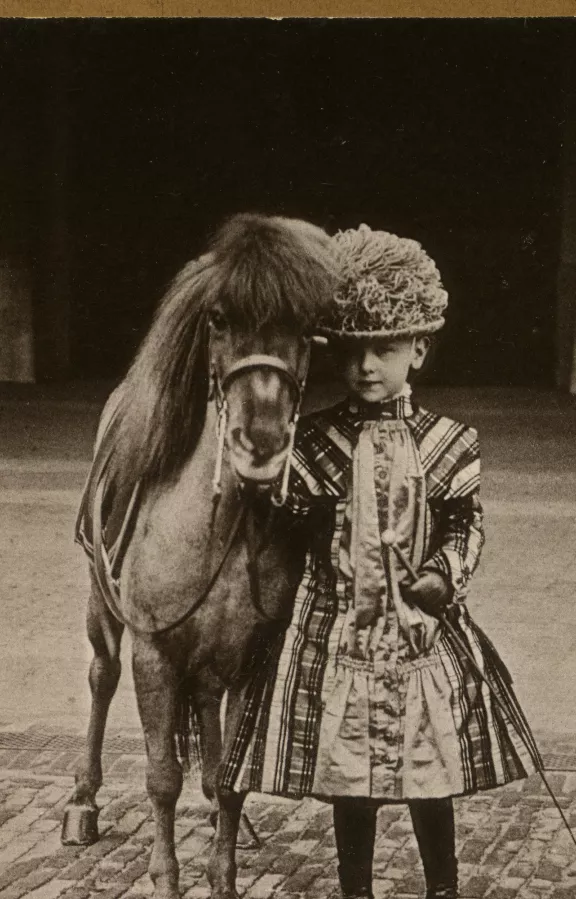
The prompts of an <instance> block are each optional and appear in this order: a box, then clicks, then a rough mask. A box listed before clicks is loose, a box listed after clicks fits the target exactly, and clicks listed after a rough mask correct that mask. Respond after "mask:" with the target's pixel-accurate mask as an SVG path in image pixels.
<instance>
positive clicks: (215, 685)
mask: <svg viewBox="0 0 576 899" xmlns="http://www.w3.org/2000/svg"><path fill="white" fill-rule="evenodd" d="M190 686H191V689H192V691H193V702H194V711H195V714H196V718H197V720H198V727H199V731H200V733H199V736H200V748H201V753H202V759H201V762H202V792H203V793H204V796H205V797H206V799H208V801H209V802H210V803H211V805H212V811H211V812H210V823H211V824H212V826H213V827H214V828H215V827H216V822H217V819H218V798H217V795H216V776H217V773H218V766H219V764H220V759H221V758H222V727H221V724H220V709H221V705H222V697H223V695H224V687H223V685H222V683H221V681H220V680H219V679H218V678H217V677H216V675H214V674H212V673H211V672H210V670H209V669H207V668H204V669H202V671H199V672H198V673H197V674H196V675H194V677H193V679H192V681H191V683H190Z"/></svg>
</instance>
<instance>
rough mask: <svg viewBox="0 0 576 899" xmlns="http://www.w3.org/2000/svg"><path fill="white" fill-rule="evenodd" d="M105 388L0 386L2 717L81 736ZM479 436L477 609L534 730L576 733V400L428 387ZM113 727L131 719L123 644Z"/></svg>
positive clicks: (435, 403) (473, 603)
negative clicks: (84, 526) (83, 507)
mask: <svg viewBox="0 0 576 899" xmlns="http://www.w3.org/2000/svg"><path fill="white" fill-rule="evenodd" d="M105 393H106V385H83V386H78V385H76V386H74V385H72V386H69V387H68V388H67V390H65V389H64V388H58V389H53V390H52V392H51V391H50V390H48V389H44V390H43V391H41V390H39V389H36V390H34V389H33V388H20V389H18V390H15V391H13V392H12V393H10V392H9V391H7V390H6V389H4V390H3V391H0V593H1V609H2V612H1V628H0V656H1V658H2V668H1V670H0V723H2V724H10V725H11V727H14V726H22V727H24V726H25V725H26V724H27V723H30V722H34V723H36V724H38V723H40V724H42V723H46V724H52V725H55V724H57V725H59V726H61V727H62V728H65V729H66V730H74V731H82V730H83V729H84V727H85V724H86V717H87V712H88V687H87V682H86V675H87V668H88V663H89V659H90V654H89V647H88V644H87V641H86V638H85V636H84V614H85V601H86V596H87V584H88V579H87V570H86V565H85V562H84V558H83V555H82V552H81V550H80V549H79V548H78V547H75V546H74V544H73V540H72V534H73V527H74V519H75V515H76V510H77V504H78V500H79V495H80V491H81V487H82V484H83V480H84V477H85V474H86V471H87V467H88V463H89V458H90V453H91V444H92V439H93V435H94V430H95V427H96V422H97V418H98V412H99V409H100V407H101V403H102V401H103V398H104V396H105ZM424 399H425V404H426V405H427V407H429V408H434V409H437V410H440V411H443V412H445V413H446V414H452V415H454V416H456V417H460V418H463V419H464V420H467V421H468V422H470V423H471V424H474V425H476V426H477V427H478V428H479V431H480V438H481V445H482V449H483V459H484V483H483V491H482V493H483V500H484V503H485V508H486V528H487V534H488V540H487V544H486V549H485V553H484V558H483V560H482V564H481V567H480V570H479V572H478V574H477V576H476V579H475V584H474V587H473V590H472V593H471V597H470V601H469V604H470V608H471V610H472V613H473V614H474V615H475V617H476V618H477V620H478V621H479V623H480V624H481V625H482V626H483V627H484V628H485V629H486V631H487V632H488V634H489V635H490V636H491V637H492V638H493V640H494V642H495V643H496V645H497V646H498V648H499V650H500V651H501V653H502V655H503V656H504V659H505V661H506V662H507V663H508V665H509V667H510V668H511V670H512V672H513V674H514V677H515V681H516V688H517V691H518V694H519V696H520V698H521V700H522V702H523V704H524V706H525V709H526V712H527V714H528V716H529V718H530V720H531V722H532V724H533V726H534V728H535V729H536V730H537V731H540V732H554V733H558V734H560V733H561V734H575V735H576V705H575V704H574V703H573V702H572V695H571V694H572V690H571V685H572V684H573V683H575V682H576V603H574V601H573V598H574V592H575V585H576V553H575V552H574V546H575V545H576V406H575V404H574V403H572V402H571V401H570V399H569V398H567V397H562V396H560V395H558V394H552V393H550V394H547V393H539V392H529V391H494V390H491V391H465V390H463V391H428V392H427V393H426V395H425V398H424ZM124 660H125V665H124V669H125V670H124V675H123V677H122V680H121V685H120V688H119V691H118V694H117V696H116V698H115V701H114V704H113V707H112V713H111V722H110V723H111V726H112V727H116V728H118V727H119V728H124V727H129V728H132V727H136V726H137V714H136V709H135V703H134V699H133V692H132V684H131V675H130V658H129V646H128V640H126V641H125V646H124Z"/></svg>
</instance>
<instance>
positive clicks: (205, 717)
mask: <svg viewBox="0 0 576 899" xmlns="http://www.w3.org/2000/svg"><path fill="white" fill-rule="evenodd" d="M193 690H194V708H195V711H196V716H197V718H198V725H199V728H200V746H201V750H202V792H203V793H204V796H205V797H206V799H208V800H209V801H210V803H211V804H212V810H211V812H210V823H211V824H212V826H213V827H214V829H216V827H217V824H218V806H219V800H218V793H217V789H216V781H217V776H218V770H219V767H220V761H221V758H222V725H221V708H222V698H223V696H224V692H225V689H224V686H223V684H222V681H221V680H220V679H219V678H218V677H217V676H216V675H215V674H212V673H211V672H210V671H209V670H208V669H203V670H202V671H200V672H199V673H198V674H197V675H195V676H194V680H193ZM236 846H237V848H238V849H258V848H259V847H260V840H259V839H258V835H257V834H256V832H255V830H254V828H253V826H252V823H251V822H250V819H249V818H248V816H247V814H246V812H242V815H241V818H240V824H239V828H238V837H237V840H236Z"/></svg>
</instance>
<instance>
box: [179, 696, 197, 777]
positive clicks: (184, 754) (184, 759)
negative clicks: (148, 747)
mask: <svg viewBox="0 0 576 899" xmlns="http://www.w3.org/2000/svg"><path fill="white" fill-rule="evenodd" d="M176 703H177V705H176V746H177V749H178V757H179V759H180V764H181V765H182V768H183V769H184V771H185V772H186V773H187V774H189V773H199V772H200V771H201V768H202V745H201V742H200V727H199V723H198V716H197V714H196V707H195V704H194V690H193V685H192V680H191V679H187V680H186V679H185V680H183V681H181V683H180V685H179V688H178V693H177V696H176Z"/></svg>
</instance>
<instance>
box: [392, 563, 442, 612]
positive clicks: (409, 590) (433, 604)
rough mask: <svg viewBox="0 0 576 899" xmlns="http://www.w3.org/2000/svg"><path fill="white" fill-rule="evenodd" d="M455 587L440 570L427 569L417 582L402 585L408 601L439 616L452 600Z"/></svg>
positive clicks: (403, 593)
mask: <svg viewBox="0 0 576 899" xmlns="http://www.w3.org/2000/svg"><path fill="white" fill-rule="evenodd" d="M453 594H454V588H453V587H452V585H451V584H450V583H449V581H448V578H446V577H445V576H444V575H443V574H440V572H439V571H426V572H424V574H422V575H421V576H420V577H419V578H418V580H417V581H416V583H415V584H411V585H410V586H408V585H407V586H403V587H402V595H403V597H404V599H405V600H406V602H409V603H413V604H414V605H416V606H418V608H420V609H422V611H423V612H426V613H427V614H428V615H434V616H436V617H437V616H438V615H440V614H441V613H442V612H444V611H445V610H446V608H447V607H448V606H449V605H450V602H451V601H452V596H453Z"/></svg>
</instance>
